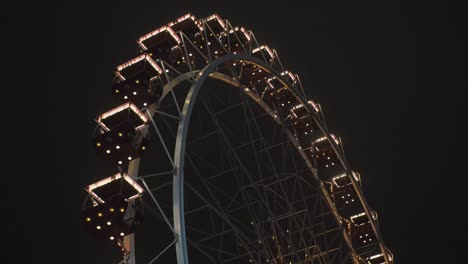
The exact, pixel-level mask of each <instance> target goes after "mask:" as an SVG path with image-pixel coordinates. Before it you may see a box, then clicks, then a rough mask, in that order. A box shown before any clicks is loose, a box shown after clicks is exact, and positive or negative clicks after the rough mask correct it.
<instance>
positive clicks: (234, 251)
mask: <svg viewBox="0 0 468 264" xmlns="http://www.w3.org/2000/svg"><path fill="white" fill-rule="evenodd" d="M137 43H138V45H139V49H140V52H139V54H138V55H137V56H136V57H135V58H133V59H130V60H128V61H127V62H125V63H123V64H121V65H119V66H117V68H116V71H115V73H116V78H115V82H114V84H113V86H112V93H113V94H114V95H115V98H116V101H118V102H119V104H118V106H116V107H114V108H112V109H110V110H109V111H107V112H104V113H102V114H100V115H99V116H98V117H97V118H96V122H97V128H96V131H95V135H94V145H95V148H96V151H97V153H98V155H99V157H100V158H101V159H102V160H103V161H105V162H108V163H110V164H112V166H114V167H115V173H114V175H111V176H109V177H104V178H103V179H102V180H100V181H98V182H95V183H92V184H90V185H89V186H86V187H85V190H86V191H87V193H88V196H87V198H86V199H85V201H84V203H83V208H82V211H83V222H84V225H85V226H86V228H87V229H88V230H89V231H90V232H91V233H92V234H93V235H95V236H96V237H97V238H101V239H105V240H108V241H109V243H113V244H114V245H116V246H117V247H118V248H119V249H120V250H121V251H122V253H123V254H122V256H123V258H122V261H121V262H120V263H130V264H135V263H137V262H138V263H139V264H140V263H169V262H170V261H172V262H173V263H179V264H181V263H184V264H186V263H189V262H192V263H288V264H289V263H366V264H381V263H386V264H391V263H393V255H392V253H391V252H390V250H389V249H388V248H387V247H386V246H385V244H384V242H383V240H382V237H381V234H380V231H379V226H378V218H377V213H376V212H375V211H373V210H372V209H371V208H370V207H369V206H368V204H367V202H366V200H365V198H364V196H363V191H362V185H361V178H360V175H359V173H357V172H355V171H352V170H351V168H350V166H349V164H348V163H347V161H346V158H345V153H344V149H343V146H342V141H341V139H340V138H339V137H337V136H335V135H333V134H331V133H330V132H329V129H328V127H327V124H326V122H325V119H324V115H323V111H322V108H321V106H320V105H319V104H318V103H315V102H314V101H312V100H310V99H307V98H306V94H305V92H304V88H303V86H302V84H301V81H300V79H299V76H297V75H296V74H294V73H293V71H291V70H289V69H284V68H283V65H282V63H281V61H280V59H279V56H278V54H277V52H276V51H275V50H274V49H271V48H270V47H268V46H267V45H260V44H259V43H258V42H257V39H256V38H255V36H254V34H253V33H252V32H251V31H249V30H246V29H245V28H243V27H235V26H233V25H231V23H230V22H229V21H228V20H223V19H221V18H220V16H219V15H217V14H214V15H211V16H209V17H207V18H203V19H196V18H195V17H194V16H193V15H191V14H187V15H185V16H183V17H180V18H178V19H176V20H174V21H172V22H170V23H168V24H167V25H164V26H163V27H161V28H158V29H156V30H154V31H152V32H150V33H148V34H146V35H143V36H142V37H140V38H139V39H138V40H137ZM142 156H144V158H143V159H142V160H141V157H142ZM140 160H141V161H140ZM140 163H141V166H140ZM142 171H145V173H142ZM146 172H147V173H146ZM143 215H144V218H145V219H144V221H143ZM150 230H153V231H154V230H156V232H157V236H156V238H154V237H153V238H149V236H148V233H150V232H152V231H150ZM142 245H145V246H144V248H143V247H142ZM171 257H172V259H171ZM163 259H164V260H163ZM158 261H159V262H158ZM172 262H170V263H172Z"/></svg>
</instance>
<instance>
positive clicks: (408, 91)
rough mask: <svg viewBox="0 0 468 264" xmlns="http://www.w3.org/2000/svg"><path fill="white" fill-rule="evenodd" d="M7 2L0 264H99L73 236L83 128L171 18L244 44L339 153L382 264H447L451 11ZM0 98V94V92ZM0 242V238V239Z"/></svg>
mask: <svg viewBox="0 0 468 264" xmlns="http://www.w3.org/2000/svg"><path fill="white" fill-rule="evenodd" d="M308 5H309V7H306V6H304V5H302V4H301V3H300V2H299V1H297V2H294V1H277V2H276V1H275V2H272V1H207V0H204V1H196V2H195V1H193V2H190V3H189V2H188V1H175V0H174V1H164V2H162V1H122V2H117V1H109V2H108V3H105V4H104V3H100V2H99V1H93V2H84V1H80V2H76V1H75V2H66V3H65V2H61V3H51V2H44V1H41V2H40V3H38V2H36V3H34V4H30V3H26V2H20V3H17V4H16V5H15V6H12V7H9V8H6V7H4V8H2V9H3V13H4V16H2V20H3V23H2V24H3V27H4V28H5V29H6V33H5V31H4V33H3V34H2V35H3V37H2V40H3V41H4V42H7V43H8V46H7V48H3V55H4V56H3V58H4V59H5V60H4V62H3V66H4V67H2V68H6V69H4V70H3V74H2V79H3V84H2V88H1V90H2V91H3V92H2V99H3V102H4V104H3V105H4V106H3V109H4V116H6V117H7V118H6V120H4V121H3V122H4V123H3V126H2V128H3V130H4V131H5V130H6V131H8V134H7V135H5V136H4V140H5V141H7V143H8V148H7V150H6V151H5V150H4V151H3V152H4V154H5V155H6V157H7V164H6V165H7V170H6V171H5V173H4V175H3V179H4V181H3V184H2V187H3V188H4V189H6V193H5V194H4V195H2V197H4V199H5V198H6V200H4V201H3V204H4V206H3V210H2V211H3V213H2V219H3V221H2V222H4V225H3V229H4V232H5V233H6V234H7V238H8V240H6V241H7V242H6V243H7V246H6V249H5V248H4V250H6V251H4V254H3V255H4V257H5V256H6V258H7V260H9V261H8V263H109V261H106V259H105V258H104V257H103V256H106V255H108V254H109V253H108V252H105V253H102V254H101V253H100V251H106V250H107V249H103V248H101V247H99V244H97V243H96V242H94V241H93V240H92V238H91V237H89V235H88V234H87V233H85V232H84V230H83V228H82V226H81V224H80V208H81V202H82V198H83V197H84V193H83V192H84V191H83V189H82V187H83V186H85V185H86V184H89V183H91V182H93V181H94V180H97V179H98V178H100V177H103V176H104V175H107V172H108V171H105V170H104V169H102V168H101V167H99V165H98V163H97V162H95V161H94V159H93V158H94V153H93V151H92V147H91V143H90V134H91V132H92V129H93V126H94V125H93V123H92V118H93V117H94V116H95V115H97V114H98V113H99V112H101V111H104V110H106V109H108V108H110V107H111V106H112V99H111V97H110V95H111V93H110V85H111V81H112V78H113V67H115V66H116V65H118V64H119V63H120V62H123V61H124V60H126V59H129V58H131V57H132V56H133V55H135V54H136V48H137V45H136V42H135V40H136V39H137V38H138V37H139V36H140V35H142V34H144V33H147V32H149V31H150V30H152V29H154V28H157V27H159V26H161V25H163V24H165V23H167V22H169V21H170V20H173V19H174V18H177V17H179V16H181V15H183V14H185V13H187V12H192V13H194V14H195V15H196V16H197V17H204V16H208V15H210V14H211V13H214V12H218V13H220V15H221V16H222V17H225V18H228V19H229V20H230V21H231V23H232V24H234V25H244V26H245V27H246V28H248V29H252V30H253V31H254V33H255V35H256V37H257V39H258V40H259V42H260V43H267V44H268V45H269V46H270V47H273V48H275V49H276V50H277V51H278V53H279V55H280V58H281V59H282V62H283V64H284V65H285V67H286V68H290V69H292V70H293V71H295V72H297V73H298V74H299V75H300V77H301V80H302V82H303V84H304V86H305V87H306V88H307V93H308V95H309V96H311V97H312V98H313V99H314V100H315V101H317V102H320V103H321V104H322V106H323V109H324V112H325V116H326V119H327V121H328V125H329V127H330V128H331V130H332V131H333V132H335V134H337V135H340V136H341V137H342V138H343V141H344V146H345V150H346V152H347V156H348V159H349V161H350V163H351V166H352V167H353V168H354V169H355V170H356V171H358V172H360V173H361V175H362V178H363V182H364V190H365V195H366V197H367V200H368V203H369V204H370V206H371V207H372V208H373V209H375V210H376V211H377V212H378V213H379V219H380V225H381V230H382V234H383V237H384V240H385V242H386V244H387V245H388V247H389V248H390V249H392V251H393V252H394V255H395V258H396V263H461V262H462V261H461V259H463V255H465V254H466V253H465V252H464V251H463V244H464V242H463V241H464V240H465V239H464V235H463V233H464V231H465V230H464V229H465V226H466V225H465V221H464V219H463V218H462V213H463V211H464V210H465V209H466V204H465V203H464V201H466V198H465V193H464V192H463V190H464V189H465V188H464V186H466V184H465V182H466V181H465V177H466V169H465V166H464V165H465V159H464V158H465V157H466V154H465V148H466V139H465V133H464V122H465V121H466V115H465V113H466V111H465V98H466V97H465V95H464V93H463V90H464V89H465V88H466V71H465V66H466V49H465V47H466V43H465V41H464V40H463V38H462V36H463V33H465V32H466V28H465V27H464V25H463V23H462V21H461V20H462V18H463V16H464V15H465V14H464V12H463V10H462V9H461V5H460V4H459V3H456V2H446V1H444V2H438V3H435V2H434V3H429V2H419V3H417V2H408V1H401V2H399V1H385V2H383V1H369V2H353V3H351V1H347V2H345V3H338V2H331V1H313V2H312V1H311V2H310V3H308ZM5 91H6V93H5ZM2 233H3V232H2Z"/></svg>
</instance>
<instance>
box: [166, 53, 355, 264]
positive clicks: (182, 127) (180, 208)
mask: <svg viewBox="0 0 468 264" xmlns="http://www.w3.org/2000/svg"><path fill="white" fill-rule="evenodd" d="M233 60H242V61H245V62H249V63H252V64H255V65H257V66H259V67H262V68H263V69H265V70H267V71H269V72H270V73H272V74H274V76H275V77H277V78H280V79H281V80H282V81H283V82H284V83H286V84H287V85H286V87H287V88H288V90H289V91H290V92H291V93H293V95H294V96H295V97H296V98H297V99H298V101H299V102H300V103H302V104H303V105H304V106H305V107H306V108H307V110H308V111H309V113H313V111H312V109H310V107H309V106H307V104H305V102H306V99H304V98H303V97H302V96H301V95H300V93H298V92H297V91H295V90H294V89H292V85H291V84H290V83H289V82H287V81H285V80H284V79H283V78H282V77H281V74H280V73H279V72H278V71H276V70H275V69H274V68H273V67H271V66H269V65H268V64H266V63H265V62H264V61H262V60H260V59H257V58H255V57H252V56H250V55H246V54H227V55H225V56H222V57H220V58H218V59H216V60H213V61H211V62H210V63H208V64H207V65H206V66H205V67H204V68H203V69H202V70H200V71H198V72H197V73H194V72H187V73H184V77H183V78H181V79H178V80H174V81H176V84H174V83H172V82H170V83H168V84H167V86H169V87H171V88H170V89H174V88H176V87H177V85H178V84H179V83H180V82H182V81H184V80H188V79H189V78H190V77H191V76H195V75H196V77H195V82H194V83H193V84H192V86H191V87H190V90H189V92H188V94H187V95H186V99H185V103H184V107H183V109H182V112H181V114H182V116H181V118H180V122H179V125H178V129H177V137H176V145H175V148H174V149H175V150H174V157H173V161H174V166H175V170H174V171H175V173H174V174H173V183H172V185H173V214H174V215H173V219H174V222H173V227H174V230H175V232H176V234H177V237H176V243H175V244H174V246H175V248H176V256H177V263H189V258H188V251H187V241H186V233H185V216H184V215H185V211H184V174H183V167H184V158H183V157H184V153H185V144H186V139H187V135H188V128H189V122H190V119H191V118H190V117H191V113H192V110H193V106H194V105H195V102H196V101H197V100H196V99H197V97H198V93H199V92H200V90H201V89H202V88H203V87H204V84H205V82H206V80H207V79H208V78H210V77H211V78H215V79H218V80H221V81H224V82H225V83H228V84H231V85H233V84H234V83H233V82H230V81H228V79H225V78H224V79H223V78H222V77H221V78H216V76H214V77H213V76H211V75H212V74H214V73H216V71H214V70H215V69H216V67H218V66H219V65H222V64H223V63H225V62H228V61H233ZM232 80H234V79H232ZM234 81H235V80H234ZM233 86H237V88H242V87H244V86H245V85H244V84H242V83H240V82H239V83H237V85H233ZM164 90H165V95H167V94H168V93H169V91H166V89H164ZM252 98H253V97H252ZM162 100H164V98H161V99H160V100H159V101H162ZM253 101H255V102H256V103H257V104H258V105H260V106H261V107H262V109H263V110H266V111H267V112H269V114H270V117H272V118H273V120H274V121H276V122H277V123H278V124H279V125H280V126H281V127H282V128H283V130H284V132H286V131H287V130H286V129H285V128H284V126H283V124H282V123H281V122H279V121H278V119H276V118H274V117H273V116H272V111H271V109H270V111H268V110H267V109H266V108H267V107H268V106H266V105H262V103H263V102H262V101H261V100H253ZM288 134H290V133H288ZM328 136H329V135H328ZM289 140H290V143H293V144H294V145H295V147H296V148H297V147H298V146H297V144H295V143H296V142H295V141H294V140H293V138H291V137H289ZM300 153H301V154H303V155H305V154H304V153H303V151H300ZM303 159H304V161H305V162H310V161H309V160H308V159H307V158H306V157H305V156H303ZM181 168H182V169H181ZM314 176H316V180H318V181H319V179H318V177H317V175H316V174H314ZM335 210H336V209H335ZM348 241H349V240H348ZM348 247H349V248H350V250H353V248H352V246H351V245H350V244H348Z"/></svg>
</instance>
